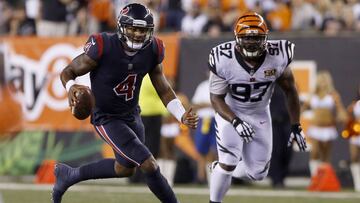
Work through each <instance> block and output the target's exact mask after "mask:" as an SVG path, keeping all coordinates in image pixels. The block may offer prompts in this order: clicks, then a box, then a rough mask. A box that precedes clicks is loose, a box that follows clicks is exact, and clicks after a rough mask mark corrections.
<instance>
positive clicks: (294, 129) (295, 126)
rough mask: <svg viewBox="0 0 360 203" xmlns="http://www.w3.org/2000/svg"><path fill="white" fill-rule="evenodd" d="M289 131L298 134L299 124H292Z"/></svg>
mask: <svg viewBox="0 0 360 203" xmlns="http://www.w3.org/2000/svg"><path fill="white" fill-rule="evenodd" d="M291 130H292V131H297V132H300V131H301V130H302V129H301V125H300V123H295V124H292V125H291Z"/></svg>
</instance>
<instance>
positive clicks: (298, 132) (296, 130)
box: [288, 124, 307, 151]
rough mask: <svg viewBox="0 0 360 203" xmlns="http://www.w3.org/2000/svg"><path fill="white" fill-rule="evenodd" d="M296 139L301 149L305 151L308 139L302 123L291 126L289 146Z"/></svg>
mask: <svg viewBox="0 0 360 203" xmlns="http://www.w3.org/2000/svg"><path fill="white" fill-rule="evenodd" d="M294 140H295V142H296V144H297V145H298V146H299V149H300V151H305V149H306V147H307V146H306V140H305V136H304V133H303V131H302V128H301V125H300V124H294V125H292V126H291V134H290V138H289V141H288V147H290V146H291V145H292V143H293V141H294Z"/></svg>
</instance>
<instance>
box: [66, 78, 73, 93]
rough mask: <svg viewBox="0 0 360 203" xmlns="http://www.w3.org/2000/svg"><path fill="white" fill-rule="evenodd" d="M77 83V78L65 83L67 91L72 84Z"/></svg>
mask: <svg viewBox="0 0 360 203" xmlns="http://www.w3.org/2000/svg"><path fill="white" fill-rule="evenodd" d="M73 85H75V80H69V81H67V82H66V84H65V89H66V91H67V92H69V91H70V88H71V86H73Z"/></svg>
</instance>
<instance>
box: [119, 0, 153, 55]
mask: <svg viewBox="0 0 360 203" xmlns="http://www.w3.org/2000/svg"><path fill="white" fill-rule="evenodd" d="M117 29H118V30H117V31H118V35H119V39H120V40H121V41H122V42H123V43H124V44H125V45H126V46H127V47H128V48H130V49H132V50H140V49H143V48H145V47H146V46H147V45H149V44H150V42H151V40H152V36H153V33H154V18H153V15H152V14H151V12H150V10H149V9H148V8H147V7H145V6H143V5H141V4H137V3H133V4H128V5H127V6H125V7H124V8H123V9H122V10H121V11H120V15H119V17H118V21H117Z"/></svg>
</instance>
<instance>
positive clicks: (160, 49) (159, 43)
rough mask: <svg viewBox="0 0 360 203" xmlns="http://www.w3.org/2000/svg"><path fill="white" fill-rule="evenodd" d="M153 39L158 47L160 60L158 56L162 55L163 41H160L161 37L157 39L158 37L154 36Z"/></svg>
mask: <svg viewBox="0 0 360 203" xmlns="http://www.w3.org/2000/svg"><path fill="white" fill-rule="evenodd" d="M155 41H156V45H157V47H158V52H159V60H160V57H161V56H162V55H164V46H163V42H162V41H161V39H158V38H155Z"/></svg>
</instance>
